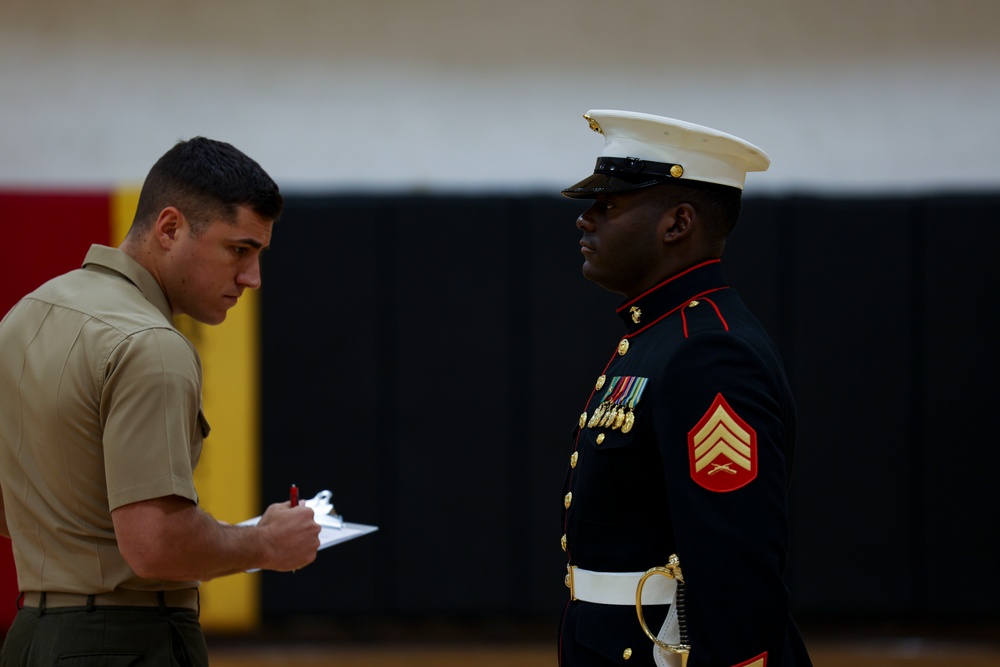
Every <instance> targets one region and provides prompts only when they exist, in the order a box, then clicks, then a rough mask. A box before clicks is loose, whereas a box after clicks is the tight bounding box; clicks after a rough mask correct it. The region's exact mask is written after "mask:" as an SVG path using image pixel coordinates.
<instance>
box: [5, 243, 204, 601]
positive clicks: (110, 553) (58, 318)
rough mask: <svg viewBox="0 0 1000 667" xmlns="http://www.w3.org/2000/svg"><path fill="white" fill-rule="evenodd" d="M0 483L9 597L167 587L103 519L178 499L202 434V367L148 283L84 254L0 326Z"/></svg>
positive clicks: (189, 487) (122, 263) (121, 266)
mask: <svg viewBox="0 0 1000 667" xmlns="http://www.w3.org/2000/svg"><path fill="white" fill-rule="evenodd" d="M0 350H2V353H0V396H2V397H3V398H2V400H0V484H2V488H3V501H4V506H5V509H6V515H7V524H8V528H9V529H10V534H11V539H12V541H13V546H14V559H15V564H16V566H17V577H18V585H19V587H20V589H21V590H22V591H61V592H71V593H84V594H90V593H95V594H96V593H103V592H107V591H112V590H114V589H116V588H128V589H138V590H169V589H175V588H190V587H191V586H193V585H196V582H164V581H156V580H149V579H141V578H139V577H137V576H136V575H135V573H134V572H133V571H132V570H131V568H130V567H129V566H128V564H127V563H126V562H125V560H124V559H123V558H122V556H121V553H120V552H119V550H118V543H117V541H116V539H115V532H114V525H113V524H112V521H111V510H113V509H115V508H117V507H121V506H122V505H127V504H130V503H134V502H137V501H141V500H148V499H151V498H158V497H163V496H169V495H177V496H181V497H184V498H188V499H189V500H191V501H192V502H197V500H198V497H197V494H196V493H195V488H194V481H193V477H192V475H193V471H194V468H195V466H196V465H197V462H198V457H199V456H200V454H201V447H202V441H203V439H204V437H205V436H206V435H208V424H207V423H206V421H205V419H204V417H203V415H202V413H201V382H202V375H201V361H200V359H199V358H198V353H197V352H196V350H195V349H194V346H193V345H192V344H191V343H190V341H188V340H187V339H186V338H185V337H184V336H183V335H182V334H181V333H180V332H179V331H177V329H175V328H174V326H173V324H172V323H171V318H170V307H169V304H168V303H167V299H166V296H165V295H164V294H163V291H162V290H161V289H160V287H159V285H158V284H157V282H156V280H155V279H154V278H153V276H152V275H151V274H150V273H149V272H147V271H146V270H145V269H143V268H142V267H141V266H139V264H137V263H136V262H135V261H133V260H132V259H131V258H129V257H128V256H127V255H125V254H124V253H123V252H121V251H120V250H116V249H114V248H107V247H104V246H97V245H95V246H92V247H91V249H90V252H88V253H87V257H86V259H85V261H84V265H83V268H82V269H78V270H76V271H72V272H70V273H67V274H65V275H62V276H59V277H58V278H55V279H53V280H51V281H49V282H48V283H46V284H44V285H42V286H41V287H39V288H38V289H37V290H35V291H34V292H32V293H31V294H29V295H27V296H26V297H24V298H23V299H22V300H21V301H20V302H19V303H18V304H17V305H16V306H14V308H13V309H12V310H11V311H10V312H9V313H8V314H7V316H6V317H5V318H4V319H3V321H2V322H0Z"/></svg>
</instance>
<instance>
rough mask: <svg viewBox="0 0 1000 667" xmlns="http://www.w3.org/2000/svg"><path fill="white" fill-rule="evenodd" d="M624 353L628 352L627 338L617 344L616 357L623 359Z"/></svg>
mask: <svg viewBox="0 0 1000 667" xmlns="http://www.w3.org/2000/svg"><path fill="white" fill-rule="evenodd" d="M626 352H628V338H622V340H621V342H620V343H618V356H619V357H624V356H625V353H626Z"/></svg>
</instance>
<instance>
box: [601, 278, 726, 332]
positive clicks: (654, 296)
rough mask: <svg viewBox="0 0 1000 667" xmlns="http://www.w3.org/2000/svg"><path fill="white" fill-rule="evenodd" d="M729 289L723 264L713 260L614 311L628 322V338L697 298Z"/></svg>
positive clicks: (656, 287)
mask: <svg viewBox="0 0 1000 667" xmlns="http://www.w3.org/2000/svg"><path fill="white" fill-rule="evenodd" d="M727 287H729V284H728V283H727V282H726V276H725V273H724V272H723V270H722V261H721V260H719V259H710V260H708V261H706V262H702V263H700V264H695V265H694V266H692V267H690V268H687V269H685V270H683V271H681V272H680V273H677V274H675V275H673V276H671V277H669V278H667V279H666V280H664V281H663V282H662V283H660V284H659V285H656V286H655V287H652V288H650V289H648V290H646V291H645V292H643V293H642V294H640V295H639V296H637V297H635V298H634V299H630V300H628V301H626V302H625V303H623V304H622V305H620V306H618V308H617V309H616V311H615V312H617V313H618V317H620V318H621V320H622V322H624V323H625V328H626V330H627V333H626V337H630V336H634V335H636V334H638V333H640V332H641V331H644V330H645V329H648V328H649V327H651V326H653V325H654V324H656V323H657V322H659V321H660V320H662V319H663V318H664V317H666V316H667V315H669V314H670V313H672V312H674V311H676V310H677V309H679V308H681V307H683V306H685V305H687V304H688V303H689V302H691V301H692V300H694V299H695V298H696V297H700V296H701V295H703V294H706V293H708V292H715V291H717V290H720V289H725V288H727ZM636 320H638V322H636Z"/></svg>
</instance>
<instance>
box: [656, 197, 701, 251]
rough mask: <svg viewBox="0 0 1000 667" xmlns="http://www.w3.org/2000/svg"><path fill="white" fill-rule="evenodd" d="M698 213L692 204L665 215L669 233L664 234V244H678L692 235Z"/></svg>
mask: <svg viewBox="0 0 1000 667" xmlns="http://www.w3.org/2000/svg"><path fill="white" fill-rule="evenodd" d="M696 215H697V213H696V212H695V210H694V207H693V206H691V204H688V203H683V204H678V205H677V206H675V207H673V209H671V210H670V211H667V212H666V213H665V216H666V218H667V225H668V226H667V231H666V232H665V233H664V234H663V242H664V243H676V242H677V241H680V240H682V239H684V238H686V237H687V236H689V235H690V234H691V230H692V229H694V220H695V216H696Z"/></svg>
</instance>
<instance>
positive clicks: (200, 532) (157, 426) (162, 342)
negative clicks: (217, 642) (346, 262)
mask: <svg viewBox="0 0 1000 667" xmlns="http://www.w3.org/2000/svg"><path fill="white" fill-rule="evenodd" d="M282 206H283V201H282V197H281V195H280V193H279V191H278V187H277V185H275V183H274V181H272V180H271V178H270V177H269V176H268V175H267V174H266V173H265V172H264V171H263V169H261V167H260V166H259V165H258V164H257V163H256V162H254V161H253V160H251V159H250V158H248V157H247V156H246V155H244V154H243V153H241V152H240V151H238V150H237V149H236V148H234V147H233V146H231V145H229V144H225V143H221V142H217V141H212V140H209V139H204V138H201V137H198V138H195V139H192V140H190V141H187V142H181V143H179V144H177V145H176V146H174V148H172V149H171V150H170V151H168V152H167V153H166V154H165V155H164V156H163V157H162V158H160V160H159V161H158V162H157V163H156V164H155V165H154V166H153V168H152V170H151V171H150V173H149V175H148V177H147V179H146V182H145V183H144V185H143V189H142V192H141V194H140V198H139V206H138V210H137V212H136V217H135V220H134V221H133V224H132V228H131V230H130V231H129V233H128V236H127V237H126V239H125V241H124V243H122V245H121V247H120V248H119V249H115V248H108V247H104V246H97V245H95V246H93V247H92V248H91V249H90V252H88V253H87V257H86V259H85V260H84V263H83V268H81V269H78V270H76V271H72V272H70V273H67V274H65V275H63V276H60V277H58V278H55V279H54V280H51V281H49V282H48V283H46V284H45V285H42V286H41V287H40V288H38V289H37V290H35V291H34V292H32V293H31V294H29V295H27V296H26V297H24V298H23V299H22V300H21V301H20V302H19V303H18V304H17V305H16V306H15V307H14V308H13V309H12V310H11V311H10V312H9V313H8V314H7V316H6V317H5V318H4V319H3V321H2V322H0V349H2V350H3V354H2V355H0V396H3V400H2V401H0V490H2V495H0V502H2V508H3V510H4V511H3V512H0V533H2V534H3V535H5V536H7V537H10V538H11V540H13V548H14V558H15V563H16V566H17V575H18V586H19V588H20V589H21V591H22V594H23V599H22V601H21V603H22V604H23V607H22V608H21V609H20V611H19V612H18V614H17V617H16V618H15V620H14V624H13V626H12V627H11V629H10V632H9V633H8V635H7V638H6V641H5V643H4V647H3V654H2V658H0V663H2V665H4V666H6V665H54V664H56V663H57V662H60V664H63V663H62V662H61V661H63V660H67V659H72V660H71V662H70V663H68V664H102V665H104V664H122V665H125V664H128V665H135V664H157V665H160V664H164V665H205V664H207V662H208V659H207V652H206V649H205V643H204V638H203V636H202V634H201V628H200V625H199V622H198V582H199V581H200V580H206V579H211V578H213V577H218V576H221V575H225V574H231V573H235V572H241V571H244V570H248V569H252V568H262V569H272V570H281V571H288V570H294V569H297V568H301V567H303V566H305V565H307V564H309V563H310V562H312V561H313V560H314V559H315V557H316V550H317V548H318V546H319V539H318V534H319V526H318V525H317V524H316V523H315V521H314V520H313V512H312V510H310V509H309V508H307V507H297V508H292V507H290V506H289V503H287V502H286V503H281V504H275V505H272V506H271V507H269V508H268V510H267V511H266V512H265V513H264V516H263V518H262V520H261V521H260V524H259V525H258V526H256V527H237V526H230V525H226V524H223V523H221V522H219V521H217V520H215V519H213V518H212V517H211V516H210V515H209V514H207V513H206V512H204V511H203V510H201V509H200V508H199V507H198V496H197V493H196V491H195V488H194V483H193V478H192V475H193V471H194V468H195V466H196V465H197V463H198V458H199V455H200V453H201V448H202V441H203V439H204V437H205V436H207V435H208V432H209V426H208V422H207V421H206V420H205V417H204V415H203V414H202V412H201V388H202V373H201V362H200V360H199V358H198V354H197V352H196V351H195V348H194V346H193V345H192V344H191V343H190V342H189V341H188V340H187V339H186V338H185V337H184V336H183V335H181V333H180V332H179V331H178V330H177V329H176V328H174V326H173V324H172V317H173V316H174V315H179V314H182V313H183V314H186V315H188V316H190V317H192V318H194V319H195V320H198V321H199V322H204V323H206V324H218V323H220V322H222V321H223V320H224V319H225V317H226V311H227V310H228V309H229V308H231V307H232V306H233V305H235V304H236V302H237V299H238V298H239V297H240V295H241V294H242V293H243V290H244V289H247V288H249V289H255V288H257V287H259V286H260V282H261V279H260V264H259V260H260V254H261V252H262V251H263V250H264V249H266V248H267V247H268V244H269V243H270V239H271V228H272V225H273V222H274V220H275V219H276V218H277V217H278V216H279V215H280V213H281V209H282ZM67 224H72V221H67ZM73 660H82V661H83V662H73Z"/></svg>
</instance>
